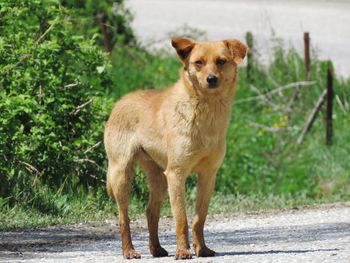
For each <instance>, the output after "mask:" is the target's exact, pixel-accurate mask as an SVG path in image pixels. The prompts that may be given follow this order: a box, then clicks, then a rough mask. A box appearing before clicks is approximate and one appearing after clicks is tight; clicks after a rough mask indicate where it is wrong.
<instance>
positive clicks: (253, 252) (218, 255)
mask: <svg viewBox="0 0 350 263" xmlns="http://www.w3.org/2000/svg"><path fill="white" fill-rule="evenodd" d="M331 251H339V249H337V248H329V249H300V250H297V249H296V250H265V251H244V252H239V251H230V252H219V253H216V254H215V257H224V256H252V255H269V254H303V253H314V252H331Z"/></svg>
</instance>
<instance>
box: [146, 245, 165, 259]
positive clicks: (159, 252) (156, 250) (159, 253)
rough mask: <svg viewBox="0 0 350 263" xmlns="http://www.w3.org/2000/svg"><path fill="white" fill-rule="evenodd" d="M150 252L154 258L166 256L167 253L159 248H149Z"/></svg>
mask: <svg viewBox="0 0 350 263" xmlns="http://www.w3.org/2000/svg"><path fill="white" fill-rule="evenodd" d="M150 250H151V254H152V256H153V257H155V258H160V257H167V256H168V252H167V251H166V250H165V249H164V248H162V247H161V246H159V247H156V248H150Z"/></svg>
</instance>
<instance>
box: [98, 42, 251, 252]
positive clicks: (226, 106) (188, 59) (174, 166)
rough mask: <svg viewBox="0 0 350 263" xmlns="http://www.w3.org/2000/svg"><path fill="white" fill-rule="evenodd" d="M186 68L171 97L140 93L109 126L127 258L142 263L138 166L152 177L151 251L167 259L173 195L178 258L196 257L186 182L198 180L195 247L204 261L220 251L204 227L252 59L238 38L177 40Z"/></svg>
mask: <svg viewBox="0 0 350 263" xmlns="http://www.w3.org/2000/svg"><path fill="white" fill-rule="evenodd" d="M172 45H173V47H174V48H175V49H176V51H177V54H178V55H179V57H180V59H181V60H182V62H183V65H184V67H183V69H182V71H181V74H180V80H179V81H178V82H177V83H176V84H174V85H173V86H172V87H170V88H168V89H166V90H164V91H155V90H140V91H136V92H133V93H130V94H128V95H126V96H124V97H123V98H122V99H121V100H120V101H119V102H118V103H117V104H116V105H115V107H114V109H113V111H112V114H111V116H110V118H109V120H108V122H107V124H106V128H105V136H104V143H105V147H106V152H107V156H108V173H107V190H108V193H109V195H110V196H112V197H113V198H114V199H115V200H116V202H117V204H118V207H119V227H120V234H121V240H122V249H123V256H124V257H125V258H128V259H130V258H140V254H139V253H137V252H136V251H135V249H134V247H133V244H132V241H131V235H130V226H129V217H128V196H129V192H130V189H131V181H132V177H133V175H134V173H133V166H134V165H135V164H136V163H138V164H139V165H140V166H141V168H142V169H143V171H144V172H145V173H146V174H147V177H148V181H149V185H150V192H151V194H150V199H149V203H148V207H147V222H148V229H149V248H150V252H151V254H152V255H153V256H154V257H163V256H167V255H168V252H167V251H166V250H165V249H164V248H162V247H161V245H160V243H159V239H158V222H159V214H160V208H161V204H162V201H163V199H164V197H165V196H166V193H167V191H168V193H169V197H170V203H171V209H172V213H173V216H174V218H175V222H176V240H177V242H176V243H177V248H176V255H175V258H176V259H186V258H191V257H192V254H191V251H190V245H189V240H188V224H187V218H186V210H185V180H186V177H187V176H188V175H190V174H191V173H192V172H194V173H197V174H198V186H197V187H198V189H197V201H196V211H195V217H194V221H193V228H192V232H193V246H194V250H195V253H196V255H197V256H199V257H210V256H214V255H215V252H214V251H213V250H211V249H209V248H208V247H207V246H206V245H205V242H204V237H203V227H204V222H205V219H206V216H207V212H208V206H209V201H210V197H211V195H212V192H213V189H214V185H215V176H216V172H217V170H218V169H219V167H220V165H221V163H222V161H223V159H224V155H225V149H226V131H227V127H228V125H229V120H230V115H231V106H232V101H233V97H234V94H235V83H236V76H237V65H238V64H239V63H241V62H242V60H243V58H244V57H245V55H246V53H247V46H245V45H244V44H242V43H241V42H239V41H238V40H224V41H218V42H194V41H192V40H188V39H181V38H173V39H172Z"/></svg>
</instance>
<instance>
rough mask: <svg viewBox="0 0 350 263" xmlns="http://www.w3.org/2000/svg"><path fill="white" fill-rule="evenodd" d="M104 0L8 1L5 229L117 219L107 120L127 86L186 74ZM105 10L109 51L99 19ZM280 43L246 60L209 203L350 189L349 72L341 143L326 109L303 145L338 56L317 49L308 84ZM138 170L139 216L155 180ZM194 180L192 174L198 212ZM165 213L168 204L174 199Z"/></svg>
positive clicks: (2, 33) (286, 203) (218, 206)
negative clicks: (265, 59)
mask: <svg viewBox="0 0 350 263" xmlns="http://www.w3.org/2000/svg"><path fill="white" fill-rule="evenodd" d="M98 2H99V4H98V5H96V4H94V1H85V2H84V3H83V2H79V3H78V1H56V0H52V1H36V0H26V1H7V0H5V1H2V2H1V3H0V113H1V114H0V230H5V229H12V228H26V227H38V226H45V225H50V224H61V223H69V222H82V221H91V220H102V219H107V218H112V217H113V216H114V214H115V212H116V208H115V204H114V202H113V201H112V200H111V199H110V198H109V197H108V196H107V194H106V190H105V172H106V157H105V154H104V148H103V142H102V138H103V126H104V122H105V121H106V119H107V117H108V115H109V113H110V110H111V109H112V107H113V105H114V103H115V101H116V100H118V99H119V98H120V97H121V96H123V95H124V94H126V93H128V92H130V91H133V90H136V89H139V88H144V89H151V88H156V89H160V88H164V87H166V86H168V85H171V84H172V83H174V82H175V81H176V80H177V79H178V73H179V69H180V67H181V64H180V62H179V61H178V59H177V58H176V57H175V55H174V54H175V52H172V53H169V52H168V51H157V52H150V51H147V50H146V49H145V48H144V47H143V46H142V44H140V43H138V41H137V39H135V37H134V36H133V33H132V30H131V28H130V26H129V23H130V20H131V17H132V16H131V14H130V12H129V11H128V10H126V9H125V8H124V6H123V2H122V1H117V2H116V3H113V2H115V1H108V0H105V1H98ZM101 10H102V11H103V12H104V13H105V15H106V17H107V21H108V23H107V22H106V23H107V24H108V26H107V28H108V30H109V37H110V41H111V44H112V46H114V48H113V50H112V52H111V54H110V55H108V54H107V53H105V52H104V47H103V38H102V36H101V34H100V28H99V24H98V21H97V19H96V15H97V14H98V12H99V11H101ZM273 41H275V48H274V52H273V54H274V55H273V59H272V62H271V64H270V65H269V66H268V67H267V66H263V65H261V64H260V63H259V55H258V52H257V50H254V48H252V49H251V54H252V58H251V59H252V60H251V61H252V67H251V69H250V72H249V76H248V74H247V69H246V67H244V66H243V67H242V68H241V69H240V74H239V81H238V90H237V95H236V98H235V104H234V107H233V110H232V120H231V124H230V128H229V131H228V137H227V143H228V146H227V153H226V158H225V161H224V163H223V165H222V167H221V169H220V171H219V173H218V176H217V184H216V192H215V196H214V197H213V201H212V203H211V210H212V212H211V213H232V212H242V211H260V210H267V209H275V208H284V207H295V206H300V205H308V204H315V203H325V202H336V201H344V200H349V199H350V159H349V156H350V132H349V127H348V126H349V123H350V80H349V79H348V80H346V79H342V78H340V77H338V76H337V75H336V74H335V81H334V89H335V98H334V112H333V125H334V138H333V144H332V145H330V146H327V145H325V123H324V115H325V110H324V109H323V110H322V111H321V112H320V113H319V116H318V117H317V119H316V121H315V123H314V125H313V127H312V129H311V131H310V132H309V133H307V135H306V136H305V139H304V141H303V142H302V143H301V144H297V143H296V140H297V138H298V136H299V135H300V132H301V130H302V129H303V126H304V124H305V122H306V120H307V118H308V116H309V115H310V113H311V111H312V109H313V107H314V105H315V103H316V101H317V99H318V98H319V96H320V95H321V94H322V92H323V90H324V89H325V86H326V72H327V68H328V67H330V66H331V62H330V61H320V60H319V59H317V55H316V54H313V56H312V65H311V75H310V79H309V81H307V82H305V81H304V79H305V76H304V75H305V74H304V62H303V58H302V57H301V55H300V54H298V53H297V51H296V50H295V49H293V48H291V49H288V50H286V49H285V48H284V45H283V43H282V42H281V41H280V40H276V39H274V40H273ZM281 87H284V88H283V89H281ZM277 89H280V91H279V92H275V91H276V90H277ZM136 174H137V176H136V177H135V179H134V184H133V191H132V196H131V201H130V212H131V214H132V217H136V216H138V215H140V214H141V213H142V214H143V211H144V208H145V206H146V204H147V199H148V187H147V182H146V178H145V176H144V175H143V174H142V172H141V171H140V170H139V168H138V167H136ZM195 184H196V178H195V176H192V177H189V179H188V181H187V198H188V202H187V204H188V207H189V211H190V212H192V211H193V207H194V204H193V203H194V199H195V193H196V192H195V191H196V188H195ZM163 214H164V215H169V214H170V208H169V203H168V202H166V203H165V205H164V208H163Z"/></svg>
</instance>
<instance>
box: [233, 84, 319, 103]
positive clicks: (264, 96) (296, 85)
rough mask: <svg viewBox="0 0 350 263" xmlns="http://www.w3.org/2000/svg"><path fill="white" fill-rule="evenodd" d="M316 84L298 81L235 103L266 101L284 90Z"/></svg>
mask: <svg viewBox="0 0 350 263" xmlns="http://www.w3.org/2000/svg"><path fill="white" fill-rule="evenodd" d="M315 83H316V81H299V82H293V83H290V84H288V85H285V86H282V87H279V88H277V89H274V90H271V91H269V92H266V93H264V94H261V95H259V96H254V97H250V98H246V99H241V100H237V101H236V102H235V103H241V102H246V101H253V100H259V99H266V98H267V97H269V96H271V95H273V94H276V93H279V92H282V91H284V90H287V89H290V88H295V87H303V86H312V85H314V84H315Z"/></svg>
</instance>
